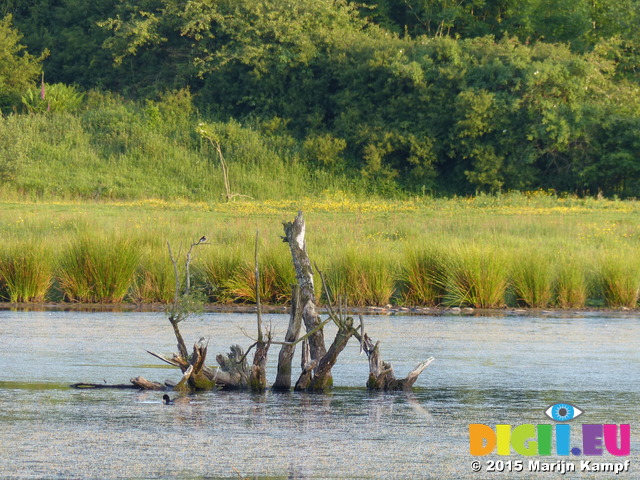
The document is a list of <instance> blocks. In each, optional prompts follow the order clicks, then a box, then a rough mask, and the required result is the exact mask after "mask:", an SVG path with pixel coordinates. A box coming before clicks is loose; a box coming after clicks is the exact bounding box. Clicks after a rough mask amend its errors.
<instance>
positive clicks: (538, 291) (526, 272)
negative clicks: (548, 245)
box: [511, 251, 557, 308]
mask: <svg viewBox="0 0 640 480" xmlns="http://www.w3.org/2000/svg"><path fill="white" fill-rule="evenodd" d="M556 278H557V267H556V262H555V260H554V259H553V258H551V257H550V256H549V255H547V254H544V253H540V252H539V251H532V252H529V253H527V254H522V253H520V254H518V255H517V256H515V257H514V259H513V261H512V262H511V282H512V286H513V290H514V293H515V296H516V300H517V302H518V304H519V305H521V306H524V307H531V308H545V307H549V306H550V305H551V304H552V303H553V301H554V294H555V285H556V281H557V280H556Z"/></svg>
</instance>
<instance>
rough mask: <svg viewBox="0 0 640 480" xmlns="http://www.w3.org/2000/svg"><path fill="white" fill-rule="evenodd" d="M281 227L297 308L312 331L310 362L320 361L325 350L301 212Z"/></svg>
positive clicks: (308, 330)
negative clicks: (297, 290) (295, 286)
mask: <svg viewBox="0 0 640 480" xmlns="http://www.w3.org/2000/svg"><path fill="white" fill-rule="evenodd" d="M283 226H284V237H282V240H283V241H284V242H287V243H288V244H289V248H290V250H291V258H292V260H293V266H294V268H295V270H296V280H297V282H298V287H299V288H300V307H299V308H301V311H302V321H303V322H304V326H305V328H306V329H307V332H311V331H313V334H312V335H310V336H309V352H310V353H311V360H317V361H320V358H322V357H323V356H324V355H325V354H326V353H327V349H326V347H325V344H324V332H323V330H322V329H321V328H320V329H316V327H317V326H318V325H320V323H321V320H320V316H319V315H318V311H317V308H316V294H315V291H314V282H313V268H311V261H310V260H309V256H308V255H307V244H306V239H305V230H306V226H305V223H304V218H303V216H302V212H298V215H297V216H296V218H295V220H294V221H293V222H284V223H283ZM314 330H315V331H314Z"/></svg>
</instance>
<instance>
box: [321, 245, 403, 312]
mask: <svg viewBox="0 0 640 480" xmlns="http://www.w3.org/2000/svg"><path fill="white" fill-rule="evenodd" d="M391 257H392V255H384V254H382V253H381V252H375V251H371V250H369V251H363V250H356V249H354V248H347V250H346V251H344V252H342V253H341V254H340V253H337V254H336V255H335V256H334V257H333V258H332V259H329V260H328V262H327V267H326V271H325V276H326V281H327V287H328V289H329V292H330V295H331V297H332V298H331V300H333V301H335V299H336V298H338V297H344V298H346V301H347V303H348V304H350V305H356V306H368V305H387V304H388V303H390V302H391V299H392V297H393V296H394V293H395V289H396V278H395V277H396V273H395V272H396V265H395V264H394V263H395V262H394V259H393V258H391ZM316 283H317V282H316ZM322 298H323V301H324V302H327V301H328V300H329V299H327V298H326V296H324V294H323V297H322Z"/></svg>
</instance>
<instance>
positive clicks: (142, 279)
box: [129, 250, 175, 303]
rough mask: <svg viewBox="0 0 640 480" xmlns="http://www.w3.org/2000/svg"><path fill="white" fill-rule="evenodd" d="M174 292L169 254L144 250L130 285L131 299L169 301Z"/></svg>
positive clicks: (155, 301) (143, 301) (147, 301)
mask: <svg viewBox="0 0 640 480" xmlns="http://www.w3.org/2000/svg"><path fill="white" fill-rule="evenodd" d="M174 294H175V275H174V272H173V265H172V264H171V260H170V259H169V254H168V253H164V255H162V254H161V252H160V251H155V250H147V251H145V252H144V254H143V255H142V257H141V259H140V264H139V266H138V268H137V270H136V274H135V280H134V282H133V283H132V285H131V291H130V292H129V296H130V297H131V299H132V300H133V301H135V302H140V303H170V302H172V301H173V298H174Z"/></svg>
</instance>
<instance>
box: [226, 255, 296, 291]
mask: <svg viewBox="0 0 640 480" xmlns="http://www.w3.org/2000/svg"><path fill="white" fill-rule="evenodd" d="M259 264H260V283H259V291H260V300H261V302H264V303H271V304H279V303H286V302H287V301H289V299H290V298H291V285H292V284H294V283H296V278H295V272H294V270H293V265H292V263H291V258H290V256H289V252H288V251H287V250H286V249H282V250H281V249H271V250H268V251H267V252H266V253H265V254H264V255H262V256H261V258H259ZM255 284H256V276H255V261H254V260H253V259H252V260H244V261H242V262H241V263H240V264H239V265H238V266H237V267H236V268H235V269H234V270H233V272H231V275H230V276H229V277H228V278H227V280H223V281H222V288H223V290H224V292H225V293H224V294H225V296H227V298H229V299H231V300H232V301H234V302H243V303H255V302H256V292H255Z"/></svg>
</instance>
